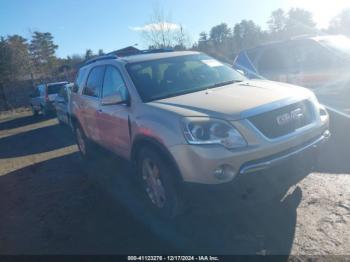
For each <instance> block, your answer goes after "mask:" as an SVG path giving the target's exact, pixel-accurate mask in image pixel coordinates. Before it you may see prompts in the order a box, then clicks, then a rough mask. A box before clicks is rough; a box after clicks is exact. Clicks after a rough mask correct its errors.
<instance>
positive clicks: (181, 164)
mask: <svg viewBox="0 0 350 262" xmlns="http://www.w3.org/2000/svg"><path fill="white" fill-rule="evenodd" d="M71 99H72V125H73V127H74V131H75V135H76V139H77V144H78V147H79V150H80V153H81V155H82V157H83V158H85V159H89V158H91V151H92V149H91V146H92V144H94V143H96V144H98V145H100V146H102V147H104V148H106V149H108V150H110V151H111V152H113V153H115V154H117V155H119V156H121V157H123V158H125V159H127V160H129V161H132V162H133V163H134V164H135V166H136V170H137V175H138V177H139V178H140V180H141V181H142V184H143V187H144V192H145V195H146V196H147V199H148V200H149V203H150V205H151V206H152V210H154V211H155V212H156V213H158V214H160V215H163V216H172V215H174V214H177V212H178V211H179V207H180V206H181V203H184V200H183V199H181V197H182V194H181V193H180V192H181V188H182V186H183V185H184V184H186V183H196V184H207V185H216V184H223V183H232V182H234V181H235V178H236V177H237V176H244V175H246V174H248V173H254V172H258V171H261V170H265V169H268V168H271V167H273V166H274V165H275V164H278V163H282V162H283V161H285V160H288V159H290V158H292V157H293V156H295V155H297V154H303V153H305V152H308V151H309V150H314V148H315V147H317V146H318V145H320V144H321V143H322V142H324V141H326V140H327V138H328V137H329V135H330V133H329V131H328V122H329V117H328V114H327V112H326V110H325V109H324V108H323V107H322V106H321V105H320V104H319V103H318V101H317V99H316V97H315V96H314V94H313V93H312V92H311V91H309V90H308V89H304V88H302V87H297V86H292V85H289V84H283V83H277V82H272V81H267V80H247V79H246V78H245V77H244V76H242V75H241V74H239V73H238V72H237V71H235V70H234V69H232V68H231V67H229V66H226V65H224V64H222V63H220V62H219V61H217V60H215V59H213V58H211V57H209V56H207V55H205V54H202V53H199V52H190V51H186V52H162V53H155V52H153V53H149V54H147V53H143V54H139V55H133V56H128V57H123V58H118V57H116V56H104V57H99V58H96V59H94V60H91V61H89V62H88V63H86V65H84V66H83V67H82V68H81V69H80V71H79V73H78V77H77V79H76V82H75V85H74V87H73V92H72V95H71ZM310 165H311V163H310Z"/></svg>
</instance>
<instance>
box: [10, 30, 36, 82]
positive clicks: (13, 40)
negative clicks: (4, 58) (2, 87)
mask: <svg viewBox="0 0 350 262" xmlns="http://www.w3.org/2000/svg"><path fill="white" fill-rule="evenodd" d="M7 46H8V49H9V52H10V60H9V61H8V66H9V70H10V72H11V80H10V81H15V80H18V79H19V78H24V77H26V76H28V75H29V74H30V72H31V60H30V55H29V49H28V48H29V45H28V43H27V39H25V38H23V37H22V36H19V35H12V36H8V37H7Z"/></svg>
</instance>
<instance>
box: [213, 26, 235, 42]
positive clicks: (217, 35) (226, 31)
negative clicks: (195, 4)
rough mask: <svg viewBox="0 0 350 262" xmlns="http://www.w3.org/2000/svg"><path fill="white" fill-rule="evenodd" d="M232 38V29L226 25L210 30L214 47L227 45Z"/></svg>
mask: <svg viewBox="0 0 350 262" xmlns="http://www.w3.org/2000/svg"><path fill="white" fill-rule="evenodd" d="M230 36H231V29H230V28H229V27H228V26H227V24H225V23H221V24H219V25H216V26H214V27H212V29H211V30H210V40H211V41H213V43H214V45H216V46H219V45H221V44H223V43H225V42H226V41H227V40H228V39H229V38H230Z"/></svg>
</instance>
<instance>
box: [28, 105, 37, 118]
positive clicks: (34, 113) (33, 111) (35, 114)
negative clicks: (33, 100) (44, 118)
mask: <svg viewBox="0 0 350 262" xmlns="http://www.w3.org/2000/svg"><path fill="white" fill-rule="evenodd" d="M30 107H31V109H32V113H33V116H38V110H36V109H35V108H34V106H33V105H30Z"/></svg>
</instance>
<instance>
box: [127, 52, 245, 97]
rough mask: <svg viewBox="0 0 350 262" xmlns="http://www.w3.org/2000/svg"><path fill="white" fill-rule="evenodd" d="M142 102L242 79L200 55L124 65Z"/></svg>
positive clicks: (240, 76) (211, 59) (235, 72)
mask: <svg viewBox="0 0 350 262" xmlns="http://www.w3.org/2000/svg"><path fill="white" fill-rule="evenodd" d="M127 70H128V72H129V74H130V76H131V78H132V80H133V82H134V85H135V86H136V89H137V91H138V92H139V94H140V96H141V98H142V100H143V101H144V102H149V101H153V100H157V99H163V98H167V97H172V96H177V95H182V94H186V93H192V92H196V91H200V90H204V89H207V88H213V87H217V86H221V85H225V84H230V83H233V82H237V81H243V80H244V79H245V78H244V77H243V76H242V75H241V74H240V73H238V72H237V71H235V70H234V69H232V68H230V67H229V66H226V65H224V64H222V63H220V62H219V61H217V60H215V59H213V58H211V57H209V56H207V55H203V54H198V55H186V56H178V57H171V58H165V59H159V60H153V61H147V62H139V63H132V64H129V65H127Z"/></svg>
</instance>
